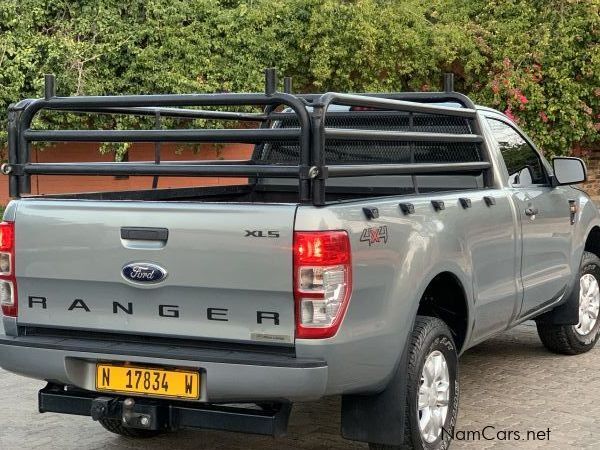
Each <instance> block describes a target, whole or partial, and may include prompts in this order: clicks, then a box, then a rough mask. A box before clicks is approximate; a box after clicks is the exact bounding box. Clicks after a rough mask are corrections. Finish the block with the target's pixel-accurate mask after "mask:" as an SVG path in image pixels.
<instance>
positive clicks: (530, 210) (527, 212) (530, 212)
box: [525, 208, 539, 216]
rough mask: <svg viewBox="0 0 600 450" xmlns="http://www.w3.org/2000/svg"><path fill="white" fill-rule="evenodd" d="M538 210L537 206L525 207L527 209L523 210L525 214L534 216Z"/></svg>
mask: <svg viewBox="0 0 600 450" xmlns="http://www.w3.org/2000/svg"><path fill="white" fill-rule="evenodd" d="M538 212H539V211H538V209H537V208H527V209H526V210H525V215H526V216H535V215H537V213H538Z"/></svg>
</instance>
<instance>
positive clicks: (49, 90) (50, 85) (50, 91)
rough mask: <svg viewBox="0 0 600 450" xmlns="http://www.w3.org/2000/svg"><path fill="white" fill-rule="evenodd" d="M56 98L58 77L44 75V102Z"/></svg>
mask: <svg viewBox="0 0 600 450" xmlns="http://www.w3.org/2000/svg"><path fill="white" fill-rule="evenodd" d="M52 97H56V77H55V76H54V74H53V73H47V74H44V100H50V99H51V98H52Z"/></svg>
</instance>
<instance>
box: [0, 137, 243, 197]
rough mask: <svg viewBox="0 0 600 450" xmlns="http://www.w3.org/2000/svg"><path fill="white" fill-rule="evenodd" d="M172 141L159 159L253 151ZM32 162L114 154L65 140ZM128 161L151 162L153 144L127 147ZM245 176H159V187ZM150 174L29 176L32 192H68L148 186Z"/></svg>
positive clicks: (1, 184)
mask: <svg viewBox="0 0 600 450" xmlns="http://www.w3.org/2000/svg"><path fill="white" fill-rule="evenodd" d="M177 149H178V148H177V146H176V145H175V144H163V145H162V148H161V158H162V159H163V160H164V161H177V160H179V161H181V160H212V159H248V158H249V157H250V155H251V153H252V146H251V145H244V144H230V145H224V146H221V147H218V148H216V147H214V146H208V145H207V146H202V147H201V149H200V150H199V151H198V152H194V151H193V150H192V149H191V148H185V149H183V150H181V151H178V150H177ZM31 161H32V162H111V161H114V153H107V154H101V153H100V152H99V151H98V145H97V144H94V143H86V142H82V143H65V144H57V145H56V146H54V147H49V148H45V149H43V150H39V149H36V150H34V151H33V154H32V155H31ZM129 161H154V144H151V143H139V144H134V145H132V147H131V148H130V149H129ZM245 182H246V179H245V178H223V177H195V178H194V177H160V178H159V181H158V187H159V188H169V187H187V186H206V185H218V184H221V185H226V184H238V183H245ZM151 187H152V177H129V178H125V179H116V178H115V177H112V176H111V177H105V176H102V177H97V176H48V175H40V176H33V177H31V193H32V194H52V193H70V192H93V191H107V190H111V191H117V190H131V189H149V188H151ZM8 201H9V197H8V178H7V177H1V178H0V205H6V203H8Z"/></svg>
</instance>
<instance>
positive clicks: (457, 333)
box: [416, 270, 472, 353]
mask: <svg viewBox="0 0 600 450" xmlns="http://www.w3.org/2000/svg"><path fill="white" fill-rule="evenodd" d="M470 311H471V308H470V306H469V297H468V294H467V291H466V289H465V287H464V283H463V281H461V279H460V277H459V276H458V275H456V274H455V273H454V272H452V271H449V270H444V271H442V272H438V273H437V274H436V275H434V276H433V277H432V278H431V279H430V280H429V282H428V284H427V286H426V287H425V289H424V291H423V294H422V296H421V298H420V300H419V306H418V309H417V312H416V314H417V315H423V316H431V317H437V318H439V319H440V320H442V321H443V322H444V323H445V324H446V325H447V326H448V328H450V331H451V332H452V335H453V337H454V342H455V344H456V347H457V352H458V353H460V352H461V350H462V349H464V348H465V344H466V342H467V336H468V334H469V329H470V323H471V319H472V317H471V313H470Z"/></svg>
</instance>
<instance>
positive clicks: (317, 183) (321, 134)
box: [310, 104, 325, 206]
mask: <svg viewBox="0 0 600 450" xmlns="http://www.w3.org/2000/svg"><path fill="white" fill-rule="evenodd" d="M324 113H325V107H324V106H323V105H320V104H315V105H314V106H313V112H312V117H311V129H312V137H311V140H312V160H311V165H312V166H313V167H314V168H315V169H316V173H312V174H310V177H311V179H312V198H313V205H315V206H323V205H324V204H325V174H324V173H323V170H324V165H325V124H324Z"/></svg>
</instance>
